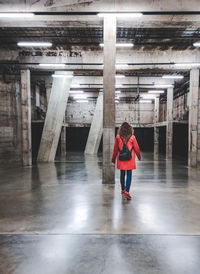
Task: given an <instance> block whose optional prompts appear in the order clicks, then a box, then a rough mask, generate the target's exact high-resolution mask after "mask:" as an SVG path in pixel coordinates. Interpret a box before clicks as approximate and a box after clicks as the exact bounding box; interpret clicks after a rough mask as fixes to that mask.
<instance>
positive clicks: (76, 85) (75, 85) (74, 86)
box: [70, 84, 80, 88]
mask: <svg viewBox="0 0 200 274" xmlns="http://www.w3.org/2000/svg"><path fill="white" fill-rule="evenodd" d="M70 88H80V85H79V84H74V85H73V84H72V85H71V86H70Z"/></svg>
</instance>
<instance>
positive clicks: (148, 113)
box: [66, 101, 154, 126]
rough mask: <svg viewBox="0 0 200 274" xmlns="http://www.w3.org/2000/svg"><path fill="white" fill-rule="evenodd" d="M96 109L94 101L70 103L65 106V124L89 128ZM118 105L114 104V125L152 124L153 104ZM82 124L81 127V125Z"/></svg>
mask: <svg viewBox="0 0 200 274" xmlns="http://www.w3.org/2000/svg"><path fill="white" fill-rule="evenodd" d="M95 107H96V102H95V101H90V102H88V103H76V102H70V103H68V104H67V111H66V123H67V124H68V125H69V126H84V125H85V126H90V124H91V122H92V118H93V115H94V110H95ZM139 109H140V110H139V111H138V104H135V103H120V104H116V124H117V125H119V124H121V123H122V122H124V121H129V122H130V123H133V124H134V123H138V122H139V121H140V123H145V124H148V123H153V109H154V105H153V104H140V106H139ZM81 124H82V125H81Z"/></svg>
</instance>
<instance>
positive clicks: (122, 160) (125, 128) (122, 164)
mask: <svg viewBox="0 0 200 274" xmlns="http://www.w3.org/2000/svg"><path fill="white" fill-rule="evenodd" d="M135 153H136V155H137V157H138V159H139V160H141V155H140V149H139V146H138V143H137V141H136V138H135V136H134V135H133V127H132V126H131V125H130V124H129V123H127V122H124V123H123V124H122V125H121V126H120V128H119V131H118V135H117V137H116V139H115V145H114V150H113V156H112V165H113V166H115V159H116V157H117V168H118V169H120V182H121V189H122V195H123V196H124V197H126V198H127V199H128V200H130V199H131V195H130V194H129V190H130V186H131V179H132V170H133V169H136V164H135ZM125 173H126V174H127V176H126V185H125Z"/></svg>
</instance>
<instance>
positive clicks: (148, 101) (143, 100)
mask: <svg viewBox="0 0 200 274" xmlns="http://www.w3.org/2000/svg"><path fill="white" fill-rule="evenodd" d="M140 103H152V101H151V100H145V99H140Z"/></svg>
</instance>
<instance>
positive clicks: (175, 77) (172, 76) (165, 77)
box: [162, 75, 184, 79]
mask: <svg viewBox="0 0 200 274" xmlns="http://www.w3.org/2000/svg"><path fill="white" fill-rule="evenodd" d="M162 78H163V79H183V78H184V76H183V75H163V76H162Z"/></svg>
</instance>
